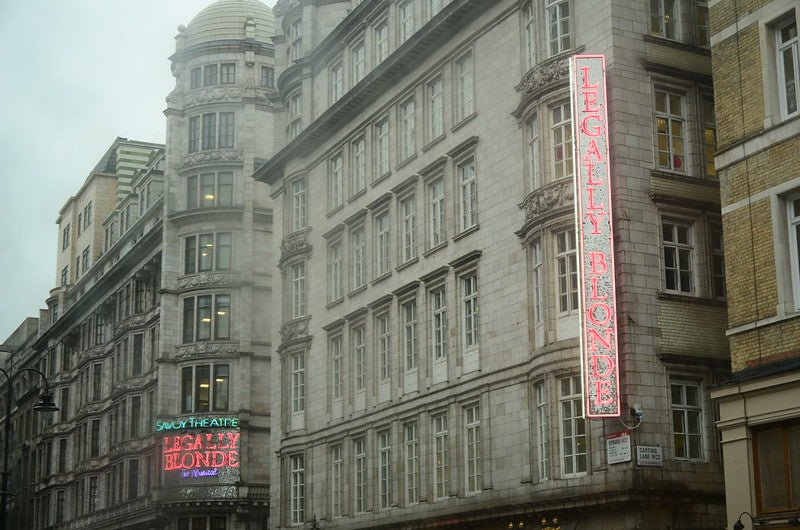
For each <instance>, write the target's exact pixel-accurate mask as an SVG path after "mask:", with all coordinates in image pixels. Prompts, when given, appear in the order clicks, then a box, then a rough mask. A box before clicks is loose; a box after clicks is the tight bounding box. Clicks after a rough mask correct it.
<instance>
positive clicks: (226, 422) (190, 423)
mask: <svg viewBox="0 0 800 530" xmlns="http://www.w3.org/2000/svg"><path fill="white" fill-rule="evenodd" d="M214 427H233V428H234V429H237V428H238V427H239V418H235V417H229V416H215V417H202V418H194V417H192V418H172V419H165V420H156V432H161V431H173V430H183V429H208V428H214Z"/></svg>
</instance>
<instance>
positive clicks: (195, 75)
mask: <svg viewBox="0 0 800 530" xmlns="http://www.w3.org/2000/svg"><path fill="white" fill-rule="evenodd" d="M202 77H203V75H202V72H201V68H200V67H199V66H198V67H196V68H192V69H191V70H190V71H189V88H190V89H195V88H200V85H201V80H202Z"/></svg>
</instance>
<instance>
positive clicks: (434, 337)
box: [430, 287, 447, 360]
mask: <svg viewBox="0 0 800 530" xmlns="http://www.w3.org/2000/svg"><path fill="white" fill-rule="evenodd" d="M430 302H431V347H432V349H433V359H434V360H441V359H444V358H445V357H447V300H446V297H445V290H444V287H440V288H437V289H434V290H433V291H431V293H430Z"/></svg>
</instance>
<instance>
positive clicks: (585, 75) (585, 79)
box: [581, 66, 600, 88]
mask: <svg viewBox="0 0 800 530" xmlns="http://www.w3.org/2000/svg"><path fill="white" fill-rule="evenodd" d="M589 70H591V68H589V67H588V66H581V72H582V73H583V85H581V88H597V87H599V86H600V81H598V82H597V83H595V84H593V85H590V84H589Z"/></svg>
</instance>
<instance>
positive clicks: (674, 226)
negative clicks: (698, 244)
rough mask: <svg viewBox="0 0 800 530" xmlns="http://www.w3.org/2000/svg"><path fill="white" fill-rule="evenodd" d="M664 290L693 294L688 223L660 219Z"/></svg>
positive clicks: (692, 247)
mask: <svg viewBox="0 0 800 530" xmlns="http://www.w3.org/2000/svg"><path fill="white" fill-rule="evenodd" d="M661 241H662V246H663V247H664V248H663V252H664V262H663V263H664V269H663V270H664V289H665V290H666V291H668V292H675V293H693V292H694V256H693V253H694V245H693V243H692V229H691V225H690V224H688V223H683V222H679V221H672V220H667V219H662V221H661Z"/></svg>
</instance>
